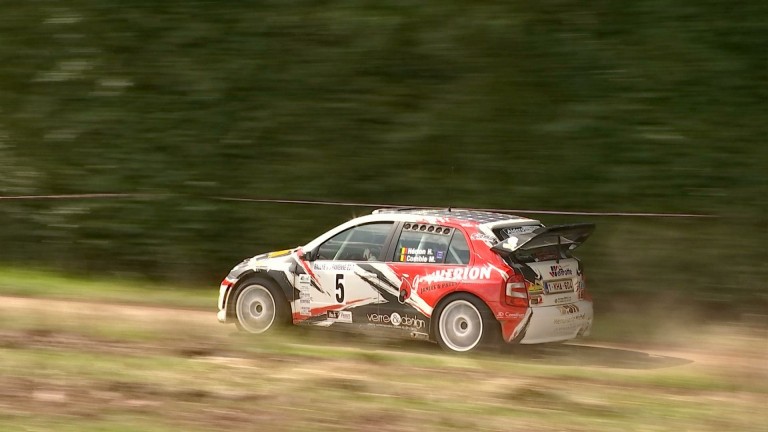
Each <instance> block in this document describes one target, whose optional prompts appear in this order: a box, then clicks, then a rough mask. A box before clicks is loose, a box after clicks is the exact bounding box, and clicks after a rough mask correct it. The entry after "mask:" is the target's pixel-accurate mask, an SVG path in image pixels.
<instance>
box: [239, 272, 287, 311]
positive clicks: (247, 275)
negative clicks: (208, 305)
mask: <svg viewBox="0 0 768 432" xmlns="http://www.w3.org/2000/svg"><path fill="white" fill-rule="evenodd" d="M270 273H271V272H270V271H269V270H266V269H256V270H252V269H248V270H246V271H244V272H243V273H241V274H240V276H238V278H237V282H236V283H235V284H234V285H233V286H232V288H230V289H229V292H228V293H227V295H226V297H225V298H224V309H225V310H226V311H227V317H229V318H233V317H234V316H235V306H234V303H233V302H232V300H233V296H234V295H235V293H237V291H238V289H239V288H240V287H241V286H243V285H245V284H246V283H249V282H253V281H258V280H263V281H266V282H269V283H272V284H274V285H276V286H277V287H279V288H280V292H282V293H283V297H284V298H283V300H285V302H286V303H288V304H289V306H290V303H291V302H290V301H288V296H287V295H286V294H285V291H286V287H285V286H284V283H280V281H278V280H276V279H275V277H274V275H273V274H270ZM279 273H280V274H282V272H279ZM286 282H287V278H286ZM292 289H293V287H291V290H292Z"/></svg>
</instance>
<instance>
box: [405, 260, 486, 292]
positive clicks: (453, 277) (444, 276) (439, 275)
mask: <svg viewBox="0 0 768 432" xmlns="http://www.w3.org/2000/svg"><path fill="white" fill-rule="evenodd" d="M491 271H492V269H491V267H490V266H483V267H458V268H451V269H442V270H437V271H434V272H432V273H429V274H427V275H425V276H421V275H416V277H415V278H413V286H414V288H416V291H418V292H424V289H423V287H428V286H430V285H432V284H434V283H437V282H445V281H464V280H487V279H490V278H491Z"/></svg>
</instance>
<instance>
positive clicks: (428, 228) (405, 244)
mask: <svg viewBox="0 0 768 432" xmlns="http://www.w3.org/2000/svg"><path fill="white" fill-rule="evenodd" d="M422 228H423V229H422ZM450 240H451V229H450V228H443V227H435V226H433V225H420V224H414V225H411V224H405V225H404V226H403V232H402V233H401V234H400V239H398V241H397V247H396V248H395V255H394V257H393V259H392V261H394V262H410V263H425V264H442V263H443V261H445V256H446V253H447V252H448V243H449V242H450Z"/></svg>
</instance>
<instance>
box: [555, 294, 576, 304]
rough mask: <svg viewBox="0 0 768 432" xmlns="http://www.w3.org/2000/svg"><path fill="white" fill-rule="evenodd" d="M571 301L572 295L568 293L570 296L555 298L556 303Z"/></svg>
mask: <svg viewBox="0 0 768 432" xmlns="http://www.w3.org/2000/svg"><path fill="white" fill-rule="evenodd" d="M570 301H572V298H571V296H569V295H568V296H564V297H558V298H556V299H555V304H560V303H568V302H570Z"/></svg>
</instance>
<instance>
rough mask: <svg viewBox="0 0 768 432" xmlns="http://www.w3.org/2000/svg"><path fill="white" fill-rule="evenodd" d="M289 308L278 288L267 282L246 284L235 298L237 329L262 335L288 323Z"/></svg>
mask: <svg viewBox="0 0 768 432" xmlns="http://www.w3.org/2000/svg"><path fill="white" fill-rule="evenodd" d="M288 310H289V306H288V305H287V304H286V301H285V299H284V298H283V295H282V293H281V292H279V291H278V290H277V288H276V287H275V286H274V285H272V284H271V283H269V282H267V281H252V282H246V283H245V284H243V286H242V287H240V288H239V289H238V291H237V293H236V297H235V316H236V317H237V321H236V322H237V327H238V328H239V329H240V330H243V331H246V332H248V333H254V334H261V333H265V332H268V331H270V330H272V329H274V328H275V327H279V326H280V325H283V324H285V323H286V322H287V319H288V317H289V311H288Z"/></svg>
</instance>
